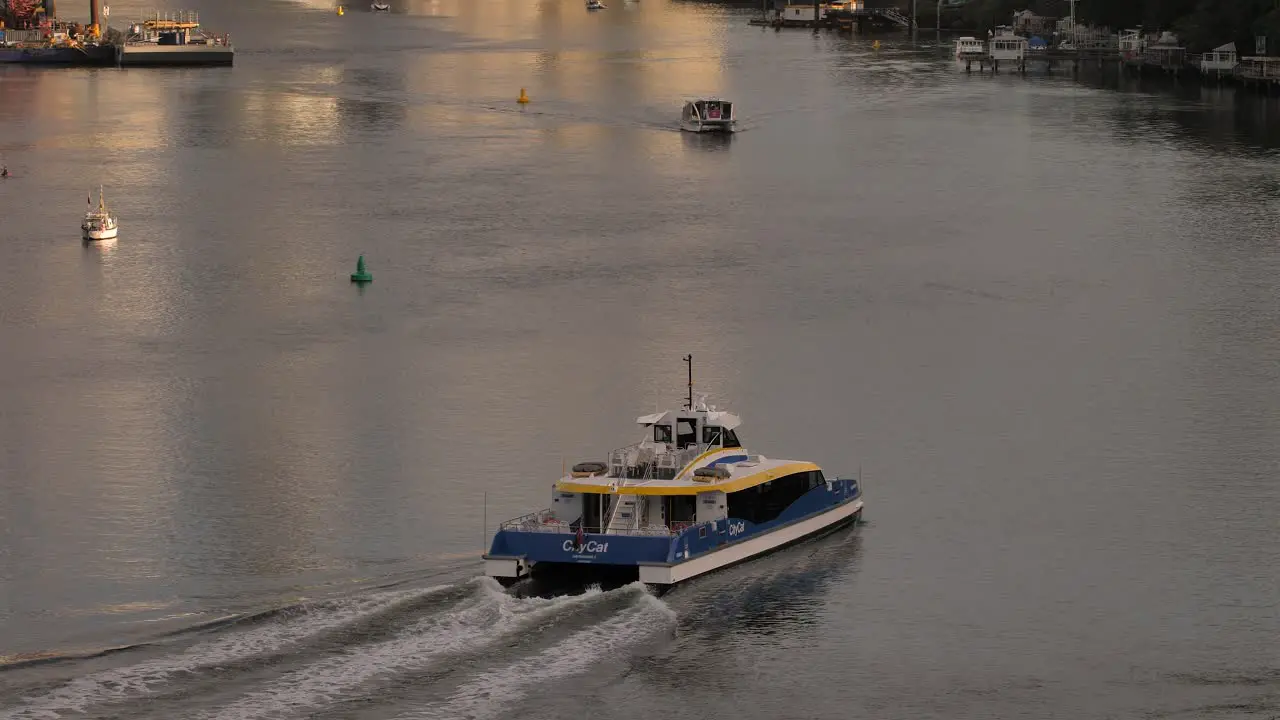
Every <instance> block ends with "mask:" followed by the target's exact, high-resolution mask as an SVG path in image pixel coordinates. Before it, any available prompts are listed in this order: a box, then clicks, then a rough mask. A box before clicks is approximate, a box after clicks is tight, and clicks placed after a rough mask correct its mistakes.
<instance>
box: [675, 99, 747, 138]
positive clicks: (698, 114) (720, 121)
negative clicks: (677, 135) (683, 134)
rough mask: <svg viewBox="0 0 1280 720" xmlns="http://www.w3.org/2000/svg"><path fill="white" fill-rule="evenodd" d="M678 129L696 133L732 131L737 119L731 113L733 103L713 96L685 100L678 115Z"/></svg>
mask: <svg viewBox="0 0 1280 720" xmlns="http://www.w3.org/2000/svg"><path fill="white" fill-rule="evenodd" d="M680 129H681V130H687V131H689V132H697V133H704V132H720V133H731V132H734V131H735V130H737V129H738V119H737V118H736V117H734V114H733V103H731V102H729V101H727V100H718V99H715V98H707V99H702V100H687V101H685V104H684V112H683V113H681V115H680Z"/></svg>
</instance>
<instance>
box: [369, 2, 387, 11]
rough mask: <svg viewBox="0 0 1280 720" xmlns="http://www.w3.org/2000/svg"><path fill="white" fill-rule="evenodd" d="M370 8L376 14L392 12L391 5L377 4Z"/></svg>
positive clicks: (371, 5)
mask: <svg viewBox="0 0 1280 720" xmlns="http://www.w3.org/2000/svg"><path fill="white" fill-rule="evenodd" d="M369 8H370V9H371V10H373V11H374V12H391V5H390V4H389V3H380V2H376V3H372V4H370V5H369Z"/></svg>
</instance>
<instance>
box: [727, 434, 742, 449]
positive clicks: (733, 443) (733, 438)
mask: <svg viewBox="0 0 1280 720" xmlns="http://www.w3.org/2000/svg"><path fill="white" fill-rule="evenodd" d="M724 446H725V447H727V448H736V447H742V443H740V442H738V434H737V433H735V432H734V431H732V430H725V431H724Z"/></svg>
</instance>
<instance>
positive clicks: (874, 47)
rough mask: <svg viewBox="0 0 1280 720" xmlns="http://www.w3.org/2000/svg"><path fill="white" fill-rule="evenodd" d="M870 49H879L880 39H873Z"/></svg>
mask: <svg viewBox="0 0 1280 720" xmlns="http://www.w3.org/2000/svg"><path fill="white" fill-rule="evenodd" d="M871 49H872V50H879V49H880V41H879V40H877V41H875V42H873V43H871Z"/></svg>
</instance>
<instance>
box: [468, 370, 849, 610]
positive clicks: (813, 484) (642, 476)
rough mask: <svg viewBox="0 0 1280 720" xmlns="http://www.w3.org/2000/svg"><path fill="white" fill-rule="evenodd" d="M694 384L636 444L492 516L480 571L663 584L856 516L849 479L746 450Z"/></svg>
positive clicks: (733, 424)
mask: <svg viewBox="0 0 1280 720" xmlns="http://www.w3.org/2000/svg"><path fill="white" fill-rule="evenodd" d="M685 360H686V361H687V362H692V359H691V358H688V357H687V358H685ZM690 377H691V378H692V370H691V371H690ZM692 385H693V383H692V380H691V381H690V393H689V401H688V402H687V403H686V404H685V406H684V407H683V408H681V409H679V410H672V411H668V412H660V413H655V414H653V415H644V416H641V417H639V418H637V420H636V422H637V423H639V424H640V425H641V426H642V427H643V428H644V432H645V438H644V440H642V441H641V442H639V443H636V444H634V445H628V446H627V447H624V448H621V449H618V450H614V451H613V452H611V453H610V454H609V456H608V458H607V461H606V462H584V463H578V464H577V465H574V466H573V469H572V471H571V472H569V473H567V474H566V475H564V476H563V477H561V478H560V479H559V480H558V481H556V483H555V484H554V486H553V488H552V493H551V494H552V497H551V505H550V507H548V508H547V509H544V510H539V511H537V512H534V513H530V514H528V515H524V516H521V517H518V518H515V519H513V520H508V521H506V522H503V523H501V525H500V526H499V528H498V531H497V533H496V534H495V535H494V536H493V540H492V543H491V545H490V548H489V552H487V553H485V554H484V561H485V574H486V575H489V576H490V577H494V578H496V579H498V581H499V582H502V583H504V584H510V583H513V582H516V581H518V580H520V579H523V578H525V577H528V576H530V575H533V574H539V573H541V572H542V571H544V570H546V571H550V572H556V571H560V572H564V571H567V572H570V573H578V574H581V575H582V576H583V577H584V579H589V578H591V577H592V576H594V575H597V574H604V573H606V572H608V573H610V574H617V573H619V572H621V573H622V574H624V575H625V574H630V573H634V577H635V578H636V579H639V580H640V581H641V582H644V583H648V584H652V585H658V586H670V585H674V584H676V583H679V582H682V581H684V580H687V579H689V578H692V577H695V576H698V575H701V574H703V573H707V572H710V571H712V570H716V569H718V568H722V567H725V566H727V565H732V564H735V563H738V562H741V561H743V560H747V559H750V558H753V557H756V556H758V555H762V554H764V553H767V552H769V551H772V550H775V549H778V548H780V547H783V546H785V545H788V544H790V543H793V542H796V541H798V540H802V539H804V538H807V537H811V536H814V535H817V534H821V533H824V532H827V531H830V530H833V529H835V528H836V527H839V526H841V525H844V524H847V523H850V522H853V521H856V520H857V519H859V518H860V517H861V515H862V505H863V503H862V489H861V487H860V486H859V483H858V481H857V480H856V479H853V478H828V477H826V476H825V475H824V474H823V471H822V468H820V467H818V466H817V465H816V464H814V463H811V462H804V461H795V460H778V459H773V458H767V457H764V456H763V455H760V454H758V453H755V452H752V451H749V450H747V449H746V448H745V447H743V446H742V444H741V442H739V440H738V436H737V428H738V427H739V425H740V423H741V421H740V419H739V418H738V416H736V415H734V414H732V413H728V412H723V411H719V410H716V409H714V408H708V407H707V406H706V405H705V403H696V404H695V403H694V402H693V393H692Z"/></svg>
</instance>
